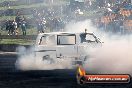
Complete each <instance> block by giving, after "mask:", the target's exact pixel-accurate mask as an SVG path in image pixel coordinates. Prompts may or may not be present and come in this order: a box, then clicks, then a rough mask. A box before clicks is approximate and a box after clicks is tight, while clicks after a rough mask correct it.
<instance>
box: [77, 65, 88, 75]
mask: <svg viewBox="0 0 132 88" xmlns="http://www.w3.org/2000/svg"><path fill="white" fill-rule="evenodd" d="M78 73H79V75H80V76H85V75H86V72H85V70H84V69H83V68H82V67H81V66H79V67H78Z"/></svg>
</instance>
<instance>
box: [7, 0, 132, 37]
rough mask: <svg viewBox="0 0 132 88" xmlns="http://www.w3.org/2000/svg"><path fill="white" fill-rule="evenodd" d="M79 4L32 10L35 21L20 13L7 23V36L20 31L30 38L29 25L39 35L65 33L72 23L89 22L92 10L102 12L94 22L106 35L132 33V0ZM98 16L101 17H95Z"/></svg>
mask: <svg viewBox="0 0 132 88" xmlns="http://www.w3.org/2000/svg"><path fill="white" fill-rule="evenodd" d="M84 1H85V2H84V3H82V2H79V1H77V0H76V1H74V0H71V1H70V4H69V5H62V6H58V7H57V6H56V7H52V6H51V7H46V8H41V9H33V10H32V16H33V19H32V21H28V19H27V18H25V17H24V16H22V15H21V12H19V11H18V12H17V15H16V17H15V19H14V20H7V21H6V22H5V25H6V30H7V31H8V35H18V33H19V31H20V29H21V31H22V34H23V35H26V34H27V25H29V24H30V23H34V24H33V26H35V27H36V29H37V31H38V33H44V32H46V30H50V31H63V29H64V26H65V25H66V24H67V23H68V22H70V21H71V20H78V19H79V20H81V19H82V18H84V19H87V17H86V16H85V15H84V13H85V12H89V10H95V9H102V11H101V13H104V14H103V15H102V16H101V17H96V18H94V19H92V22H93V24H94V25H95V26H96V27H97V28H98V29H99V30H103V31H107V32H114V33H116V32H120V33H124V32H125V31H128V32H131V31H132V5H131V4H132V3H131V0H84ZM96 14H98V13H96Z"/></svg>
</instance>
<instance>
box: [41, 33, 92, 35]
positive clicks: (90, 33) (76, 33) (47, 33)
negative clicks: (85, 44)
mask: <svg viewBox="0 0 132 88" xmlns="http://www.w3.org/2000/svg"><path fill="white" fill-rule="evenodd" d="M81 33H84V32H80V33H76V32H50V33H40V34H39V35H46V34H47V35H58V34H81ZM87 34H93V33H87Z"/></svg>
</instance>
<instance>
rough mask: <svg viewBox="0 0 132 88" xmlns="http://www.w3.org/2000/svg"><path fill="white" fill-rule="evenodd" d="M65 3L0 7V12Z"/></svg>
mask: <svg viewBox="0 0 132 88" xmlns="http://www.w3.org/2000/svg"><path fill="white" fill-rule="evenodd" d="M65 3H66V2H64V1H60V3H54V4H52V5H49V4H46V3H36V4H30V5H18V6H10V8H9V7H0V10H7V9H22V8H38V7H40V8H41V7H50V6H56V5H62V4H65Z"/></svg>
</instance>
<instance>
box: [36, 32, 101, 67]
mask: <svg viewBox="0 0 132 88" xmlns="http://www.w3.org/2000/svg"><path fill="white" fill-rule="evenodd" d="M96 46H101V42H100V40H99V39H98V38H97V37H96V36H95V35H94V34H93V33H85V32H84V33H83V32H82V33H69V32H52V33H41V34H39V35H38V37H37V39H36V45H35V55H36V57H40V58H39V60H40V61H43V62H44V63H50V64H52V63H55V61H56V60H57V61H58V60H62V59H64V60H65V59H69V60H70V61H71V64H72V65H76V64H83V63H84V62H85V60H86V59H88V57H89V54H88V52H87V51H89V49H90V48H95V47H96ZM36 59H38V58H36Z"/></svg>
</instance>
